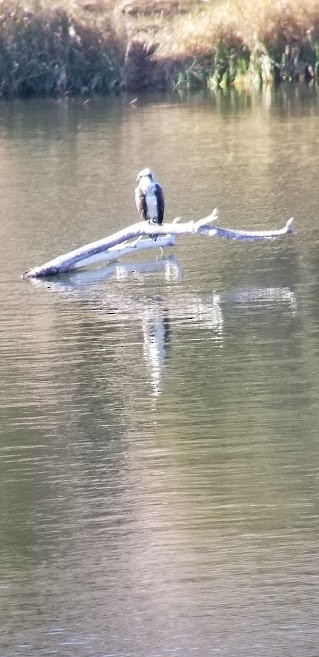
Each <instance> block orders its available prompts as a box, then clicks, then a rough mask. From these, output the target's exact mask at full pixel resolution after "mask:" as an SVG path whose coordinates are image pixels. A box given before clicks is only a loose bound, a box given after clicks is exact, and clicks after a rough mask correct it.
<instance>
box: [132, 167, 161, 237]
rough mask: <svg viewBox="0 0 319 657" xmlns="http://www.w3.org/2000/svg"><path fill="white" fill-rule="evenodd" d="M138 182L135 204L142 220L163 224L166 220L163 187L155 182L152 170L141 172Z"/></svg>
mask: <svg viewBox="0 0 319 657" xmlns="http://www.w3.org/2000/svg"><path fill="white" fill-rule="evenodd" d="M136 182H137V183H138V185H137V187H136V190H135V203H136V207H137V210H138V212H139V214H140V217H141V219H145V220H146V221H149V222H150V223H153V224H162V223H163V218H164V206H165V203H164V194H163V190H162V188H161V186H160V185H159V184H158V183H157V182H156V181H155V180H154V176H153V174H152V171H151V170H150V169H143V170H142V171H140V172H139V174H138V176H137V178H136Z"/></svg>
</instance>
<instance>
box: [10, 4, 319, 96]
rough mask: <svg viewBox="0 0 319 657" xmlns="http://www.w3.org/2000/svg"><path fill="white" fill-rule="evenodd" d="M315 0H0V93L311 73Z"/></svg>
mask: <svg viewBox="0 0 319 657" xmlns="http://www.w3.org/2000/svg"><path fill="white" fill-rule="evenodd" d="M318 72H319V2H318V0H303V1H302V2H300V0H228V1H227V2H222V1H220V2H216V1H215V2H213V0H208V1H207V2H204V0H196V2H195V3H191V2H190V0H145V1H143V0H118V2H115V1H113V2H112V0H87V1H86V0H81V1H80V0H78V1H76V0H73V1H72V0H68V1H67V2H63V0H60V2H59V0H58V1H57V3H56V4H54V3H53V2H52V1H50V0H30V1H29V2H24V3H22V2H20V1H19V0H2V1H1V0H0V94H1V95H2V96H14V95H15V96H17V95H18V96H27V95H56V96H60V95H63V94H82V95H84V96H88V95H92V94H96V93H106V92H108V91H110V90H118V91H120V90H122V89H130V90H140V89H141V88H162V89H167V88H188V89H191V88H197V87H208V88H211V89H215V88H217V87H219V86H221V87H227V86H229V85H235V86H237V87H247V86H251V85H260V84H263V83H270V82H276V81H280V80H300V79H302V80H308V81H310V80H317V77H318Z"/></svg>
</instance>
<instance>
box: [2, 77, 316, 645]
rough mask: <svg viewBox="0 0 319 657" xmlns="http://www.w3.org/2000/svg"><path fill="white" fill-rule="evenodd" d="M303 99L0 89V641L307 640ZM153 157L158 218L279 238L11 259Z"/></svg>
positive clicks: (57, 236) (310, 619)
mask: <svg viewBox="0 0 319 657" xmlns="http://www.w3.org/2000/svg"><path fill="white" fill-rule="evenodd" d="M318 115H319V104H318V88H317V87H315V88H312V89H310V90H309V89H308V88H306V87H304V86H303V85H301V86H298V88H296V87H293V86H287V87H283V86H282V87H280V89H275V88H272V89H270V87H269V88H265V89H264V90H262V92H261V94H258V93H257V94H239V93H238V92H236V90H230V92H229V93H228V92H227V93H220V94H213V95H211V94H199V95H197V94H196V95H192V94H189V95H187V97H185V99H179V98H177V97H176V95H175V96H174V97H173V99H172V98H171V97H170V98H169V97H168V96H165V97H163V96H160V95H157V96H155V97H154V96H153V97H147V98H145V97H141V98H140V102H139V105H138V108H137V109H136V111H134V112H133V111H131V108H130V107H129V105H128V99H127V97H125V95H124V96H121V97H120V98H119V99H114V98H113V99H111V98H107V99H92V100H91V102H90V103H88V104H87V105H86V106H85V107H83V106H82V105H81V103H80V102H78V101H76V100H74V99H70V100H68V99H66V100H65V101H63V102H61V103H58V104H56V103H54V102H52V101H50V102H49V101H44V102H42V101H36V102H35V101H30V102H27V103H21V102H17V103H16V102H13V103H11V102H10V101H8V102H5V103H2V104H1V108H0V153H1V158H0V173H1V175H0V186H1V199H2V200H1V207H0V213H1V221H0V238H1V239H0V252H1V257H0V268H1V267H2V272H1V274H0V301H1V320H0V420H1V422H0V424H1V432H0V456H1V458H0V582H1V586H0V597H1V604H0V627H1V636H0V654H1V657H29V655H31V654H32V656H33V657H44V655H50V654H57V655H58V656H59V657H60V656H61V657H75V655H76V657H102V656H103V657H105V656H106V655H112V656H113V657H165V655H168V654H169V655H171V656H172V657H191V656H194V657H212V655H215V654H217V655H220V656H222V657H252V656H254V657H269V656H270V655H271V656H272V657H287V655H288V654H289V655H293V657H317V656H318V645H319V639H318V615H319V613H318V594H317V591H318V586H317V584H318V575H319V573H318V556H317V555H318V550H319V545H318V536H319V527H318V518H319V514H318V499H319V496H318V472H319V456H318V426H319V411H318V409H319V384H318V344H319V329H318V327H319V286H318V267H319V265H318V253H319V248H318V221H317V215H318V185H317V169H318V167H317V164H318ZM154 125H156V130H155V131H154ZM185 135H188V138H187V139H185ZM141 143H142V144H143V148H142V149H141ZM155 160H156V161H155ZM149 165H150V166H152V167H154V169H155V170H156V172H157V174H158V176H160V177H161V180H162V182H163V185H165V189H166V193H167V216H168V217H171V218H173V217H175V216H177V215H179V216H180V215H182V216H183V217H185V219H187V218H189V219H194V218H197V217H202V216H205V214H207V209H210V208H212V207H215V206H217V207H218V208H219V210H220V213H221V216H222V217H223V219H224V220H225V225H226V224H227V225H230V226H235V227H236V228H237V227H238V228H253V229H256V228H259V229H265V230H266V229H270V228H273V227H274V226H277V225H281V222H282V221H283V218H284V217H288V216H292V215H293V216H294V217H295V222H296V227H297V229H298V235H297V237H296V238H295V239H293V240H283V241H280V242H274V243H267V244H265V243H264V244H245V243H241V244H239V243H236V242H226V241H221V240H220V241H217V240H216V241H214V240H211V241H208V240H202V241H201V240H200V238H198V240H199V241H197V239H195V238H192V239H187V238H185V239H184V238H183V239H181V240H179V242H178V246H177V248H176V250H174V253H176V255H177V256H178V258H179V261H178V260H176V259H174V258H171V259H164V258H163V259H162V260H161V259H160V260H158V261H153V262H145V261H144V262H142V261H141V262H138V263H131V264H129V263H127V264H124V265H122V264H119V263H113V264H112V266H110V267H109V268H107V269H106V270H105V271H103V270H95V271H93V270H91V271H87V272H85V273H84V272H78V273H75V274H72V275H70V274H68V275H67V276H65V277H64V278H62V277H60V278H59V279H58V280H55V281H53V280H50V281H46V282H45V281H43V282H38V283H36V282H33V281H32V283H31V282H29V283H27V282H26V281H21V280H20V279H19V275H20V273H21V272H22V271H25V270H27V269H28V268H29V267H30V266H31V265H32V263H35V262H45V261H46V260H49V259H50V258H51V257H53V256H54V255H56V254H58V253H63V252H65V250H69V249H72V248H76V247H77V246H79V245H81V244H85V243H89V242H90V241H93V240H95V239H98V238H100V237H103V236H105V235H106V234H111V233H112V232H115V231H116V230H118V228H119V227H122V226H123V227H124V226H125V225H128V224H129V223H133V222H134V217H135V212H136V211H135V207H134V198H133V194H132V193H131V192H129V190H131V191H133V187H134V186H135V183H134V181H135V177H136V171H139V170H140V169H141V168H142V167H143V166H149ZM305 172H306V175H305ZM131 219H132V221H131ZM66 245H67V249H66ZM180 263H182V264H183V269H184V271H183V269H182V267H181V264H180ZM295 291H296V292H295ZM296 300H297V301H296ZM297 302H298V312H296V308H297Z"/></svg>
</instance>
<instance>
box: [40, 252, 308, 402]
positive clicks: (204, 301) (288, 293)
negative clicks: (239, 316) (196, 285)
mask: <svg viewBox="0 0 319 657" xmlns="http://www.w3.org/2000/svg"><path fill="white" fill-rule="evenodd" d="M150 274H154V275H157V276H162V278H163V275H164V281H165V282H164V287H163V280H162V284H161V292H160V294H158V295H154V294H152V295H150V296H144V297H142V298H141V297H140V296H139V297H138V298H136V297H134V296H133V295H132V290H133V288H132V287H129V286H128V288H127V291H125V292H124V293H123V287H122V286H120V289H119V291H117V290H116V289H115V288H112V289H109V288H107V294H106V293H105V288H101V286H99V285H98V284H99V283H104V282H107V281H119V282H121V281H130V280H134V278H137V279H138V280H139V281H141V282H143V281H145V280H146V277H147V276H148V275H150ZM182 278H183V268H182V266H181V264H180V262H179V260H178V259H177V258H176V257H175V256H169V257H163V258H160V259H155V260H147V261H144V262H138V263H125V264H123V263H112V264H110V265H108V266H106V267H103V268H101V269H92V270H91V269H88V270H82V271H75V272H70V273H68V274H64V275H63V276H61V275H60V276H57V277H56V278H50V279H46V280H45V279H30V280H31V282H32V283H34V284H35V285H42V286H43V285H44V286H46V287H49V288H50V289H52V290H55V291H59V292H63V293H67V294H70V293H71V295H72V296H73V295H75V296H76V298H77V299H78V298H79V297H80V298H81V299H82V301H84V302H85V303H90V307H91V309H92V310H93V311H96V312H99V313H102V314H103V313H105V316H107V317H110V316H113V317H114V319H115V321H119V320H123V321H127V319H128V318H129V319H130V320H131V319H132V322H133V323H134V325H136V323H137V324H138V325H139V326H140V328H141V330H142V334H143V356H144V362H145V364H146V367H147V371H148V373H149V377H148V378H149V381H150V384H151V389H152V393H153V395H154V396H158V395H160V394H161V392H162V391H163V376H164V371H165V364H166V362H167V356H168V354H169V347H170V343H171V334H172V322H174V325H175V326H176V329H177V330H178V327H181V326H185V325H187V324H193V325H195V326H196V330H200V329H204V330H206V331H208V332H209V337H210V338H213V339H214V340H215V342H217V343H218V344H219V345H220V346H222V345H223V340H224V322H225V312H227V313H228V312H229V311H230V310H235V309H236V307H238V306H239V305H240V306H241V307H244V306H245V305H247V306H248V305H249V306H250V307H251V306H255V307H256V306H260V305H264V306H265V307H266V308H267V307H269V308H270V307H272V308H273V306H274V304H275V305H276V306H277V305H280V306H284V307H285V309H286V310H288V312H289V313H290V314H291V315H294V314H295V312H296V309H297V300H296V295H295V293H294V292H293V291H292V290H291V289H290V288H289V287H250V288H233V289H230V290H228V291H225V292H222V293H220V294H216V293H214V292H209V293H207V292H206V293H202V294H191V293H188V292H186V293H185V292H183V293H182V290H181V288H180V286H178V285H177V290H178V293H176V286H175V285H174V287H173V288H172V287H171V283H174V284H176V283H178V282H179V281H181V279H182ZM166 284H167V285H166ZM130 290H131V292H130Z"/></svg>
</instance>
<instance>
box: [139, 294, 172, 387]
mask: <svg viewBox="0 0 319 657" xmlns="http://www.w3.org/2000/svg"><path fill="white" fill-rule="evenodd" d="M142 331H143V352H144V359H145V362H146V364H147V366H148V370H149V373H150V381H151V386H152V391H153V393H154V395H160V394H161V392H162V379H163V369H164V365H165V361H166V358H167V355H168V350H169V343H170V335H171V328H170V317H169V311H168V309H167V308H166V307H165V305H164V303H163V299H156V300H155V302H154V303H153V304H152V305H149V306H145V309H144V312H143V315H142Z"/></svg>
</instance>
